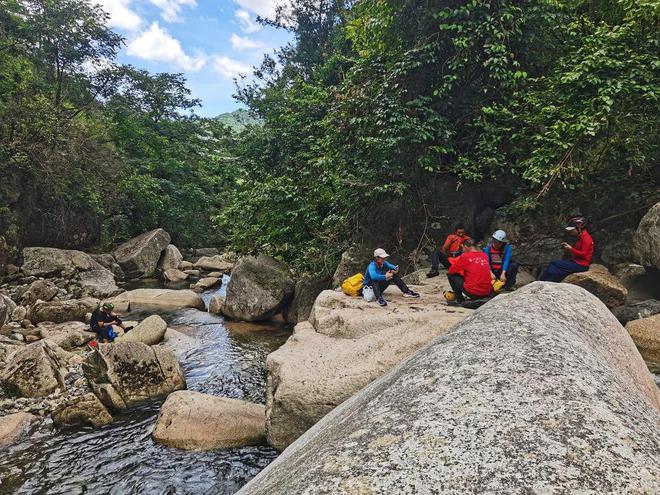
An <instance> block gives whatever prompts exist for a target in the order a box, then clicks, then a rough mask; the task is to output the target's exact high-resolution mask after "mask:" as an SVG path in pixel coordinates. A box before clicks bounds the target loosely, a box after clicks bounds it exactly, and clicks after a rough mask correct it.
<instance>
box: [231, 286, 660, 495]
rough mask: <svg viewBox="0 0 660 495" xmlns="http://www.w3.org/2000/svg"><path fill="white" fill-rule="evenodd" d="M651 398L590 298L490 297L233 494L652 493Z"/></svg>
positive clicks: (632, 352)
mask: <svg viewBox="0 0 660 495" xmlns="http://www.w3.org/2000/svg"><path fill="white" fill-rule="evenodd" d="M659 425H660V391H659V390H658V388H657V386H656V385H655V383H654V381H653V377H652V376H651V374H650V373H649V371H648V369H647V368H646V366H645V365H644V362H643V361H642V359H641V357H640V355H639V353H638V352H637V349H635V345H634V344H633V342H632V340H631V339H630V337H629V336H628V334H627V333H626V331H625V330H624V329H623V327H621V325H620V324H619V323H618V322H617V321H616V319H615V318H614V317H613V316H612V314H611V313H610V312H609V311H608V310H607V308H606V307H605V306H604V305H603V304H602V303H601V302H600V301H598V300H597V299H596V298H595V297H594V296H592V295H591V294H589V293H588V292H587V291H585V290H583V289H581V288H580V287H577V286H573V285H570V284H551V283H543V282H535V283H533V284H530V285H528V286H526V287H524V288H522V289H519V290H518V291H516V292H514V293H512V294H510V295H504V296H500V297H496V298H495V299H494V300H493V301H491V302H489V303H488V304H486V305H485V306H483V307H482V308H481V309H479V310H478V311H477V312H476V313H475V314H474V315H473V316H472V317H470V318H467V319H466V320H464V321H463V322H462V323H459V324H458V325H456V326H455V327H453V328H452V330H451V331H450V332H449V333H448V334H447V335H445V336H442V337H440V338H438V339H436V340H435V341H434V342H433V343H432V344H431V345H429V346H428V347H426V348H425V349H423V350H421V351H419V352H418V353H416V354H415V355H414V356H412V357H411V358H410V359H407V360H406V361H404V362H403V363H402V364H401V365H400V366H397V367H396V368H394V369H392V370H391V371H390V372H389V373H388V374H387V375H385V376H383V377H382V378H381V379H379V380H377V381H375V382H374V383H372V384H371V385H369V386H368V387H366V388H365V389H363V390H361V391H360V392H358V393H357V394H356V395H354V396H353V397H351V398H350V399H348V400H347V401H346V402H344V403H343V404H341V405H340V406H339V407H337V408H336V409H335V410H334V411H332V412H331V413H330V414H328V415H327V416H326V417H325V418H323V419H322V420H321V421H320V422H319V423H318V424H316V425H315V426H314V427H313V428H312V429H310V430H309V431H308V432H307V433H306V434H305V435H304V436H302V437H301V438H300V439H298V441H297V442H296V443H294V444H293V445H291V446H290V447H289V448H288V449H287V450H286V451H285V452H284V453H283V454H282V455H281V456H280V457H278V459H277V460H275V461H274V462H273V463H272V464H270V465H269V466H268V467H267V468H266V469H265V470H264V471H262V472H261V473H260V474H259V475H257V477H256V478H254V479H253V480H252V481H251V482H250V483H248V484H247V485H246V486H245V487H244V488H243V489H242V490H241V491H240V492H239V493H240V494H241V495H256V494H266V493H267V494H269V495H278V494H296V493H307V492H309V491H310V487H313V490H312V491H313V493H315V494H333V495H334V494H349V493H426V492H429V493H430V492H431V490H430V489H429V487H434V489H435V490H434V493H438V494H445V493H447V494H449V493H603V492H607V493H639V494H642V493H660V463H658V462H655V459H657V456H658V452H659V451H660V428H659V427H658V426H659Z"/></svg>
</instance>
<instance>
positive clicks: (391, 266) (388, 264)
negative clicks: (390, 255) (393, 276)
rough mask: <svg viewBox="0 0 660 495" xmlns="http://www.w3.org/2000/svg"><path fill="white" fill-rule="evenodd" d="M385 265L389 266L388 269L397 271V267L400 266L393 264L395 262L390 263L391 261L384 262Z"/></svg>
mask: <svg viewBox="0 0 660 495" xmlns="http://www.w3.org/2000/svg"><path fill="white" fill-rule="evenodd" d="M384 265H385V268H387V269H388V270H394V271H397V268H398V267H397V266H396V265H393V264H392V263H390V262H389V261H386V262H385V263H384Z"/></svg>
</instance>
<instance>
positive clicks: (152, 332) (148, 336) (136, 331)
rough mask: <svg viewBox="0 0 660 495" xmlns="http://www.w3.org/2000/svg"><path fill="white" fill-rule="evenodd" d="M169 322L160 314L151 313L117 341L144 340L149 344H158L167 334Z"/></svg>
mask: <svg viewBox="0 0 660 495" xmlns="http://www.w3.org/2000/svg"><path fill="white" fill-rule="evenodd" d="M166 330H167V323H166V322H165V320H163V319H162V318H161V317H160V316H158V315H151V316H149V317H147V318H145V319H144V320H142V321H141V322H140V323H139V324H138V325H137V326H136V327H135V328H133V329H132V330H129V331H128V332H126V333H125V334H124V335H122V336H121V337H117V339H115V342H142V343H143V344H147V345H155V344H158V343H159V342H160V341H161V340H163V337H164V336H165V331H166Z"/></svg>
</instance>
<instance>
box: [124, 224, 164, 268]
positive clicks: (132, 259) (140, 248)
mask: <svg viewBox="0 0 660 495" xmlns="http://www.w3.org/2000/svg"><path fill="white" fill-rule="evenodd" d="M169 243H170V234H168V233H167V232H165V230H163V229H155V230H151V231H149V232H145V233H144V234H141V235H139V236H137V237H134V238H133V239H131V240H129V241H126V242H125V243H123V244H122V245H120V246H119V247H118V248H117V249H116V250H115V252H114V253H113V254H114V256H115V259H116V260H117V263H119V266H121V268H122V270H123V271H124V273H125V274H126V276H127V277H129V278H136V277H151V276H153V275H154V274H155V273H156V267H157V266H158V261H159V260H160V256H161V253H162V252H163V251H164V250H165V248H166V247H167V245H168V244H169Z"/></svg>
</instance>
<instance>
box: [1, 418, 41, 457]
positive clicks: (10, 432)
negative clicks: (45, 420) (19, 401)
mask: <svg viewBox="0 0 660 495" xmlns="http://www.w3.org/2000/svg"><path fill="white" fill-rule="evenodd" d="M37 423H39V417H38V416H35V415H34V414H29V413H26V412H17V413H14V414H8V415H7V416H2V417H0V449H3V448H5V447H9V446H10V445H13V444H15V443H16V442H18V441H20V440H21V438H23V437H25V436H26V435H27V434H29V433H30V431H31V430H32V429H33V428H34V427H35V426H36V425H37Z"/></svg>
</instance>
